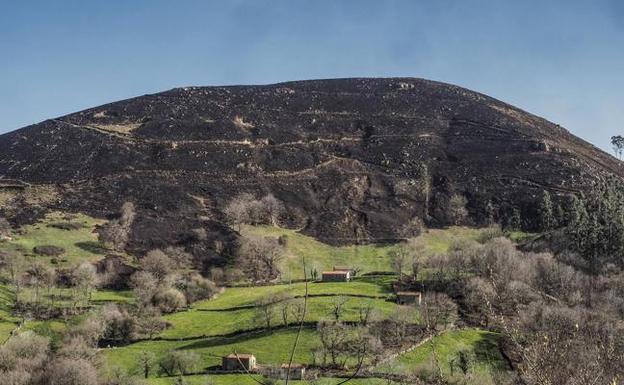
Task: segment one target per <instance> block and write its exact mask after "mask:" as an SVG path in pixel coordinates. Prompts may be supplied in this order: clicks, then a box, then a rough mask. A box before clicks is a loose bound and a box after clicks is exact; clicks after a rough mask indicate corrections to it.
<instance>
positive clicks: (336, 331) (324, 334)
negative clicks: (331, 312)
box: [317, 321, 349, 367]
mask: <svg viewBox="0 0 624 385" xmlns="http://www.w3.org/2000/svg"><path fill="white" fill-rule="evenodd" d="M317 330H318V333H319V340H320V341H321V349H320V351H319V352H318V353H319V354H320V355H321V357H322V365H323V366H325V365H327V357H328V356H329V358H330V359H331V364H332V365H333V366H334V367H336V366H338V360H339V358H340V356H341V355H342V354H343V353H344V352H345V348H346V346H345V342H346V341H347V340H348V338H349V336H348V333H347V327H346V326H345V325H344V324H342V323H340V322H337V321H320V322H319V323H318V325H317Z"/></svg>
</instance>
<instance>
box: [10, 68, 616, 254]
mask: <svg viewBox="0 0 624 385" xmlns="http://www.w3.org/2000/svg"><path fill="white" fill-rule="evenodd" d="M425 171H426V174H428V175H429V178H428V179H429V180H430V182H431V186H432V191H431V193H430V194H428V195H427V194H424V193H423V191H422V188H421V186H422V180H423V178H425ZM608 174H615V175H617V176H619V177H622V176H623V175H624V172H623V168H622V167H621V164H620V163H619V162H618V161H617V160H616V159H615V158H613V157H611V156H609V155H607V154H605V153H603V152H602V151H600V150H599V149H597V148H595V147H594V146H592V145H590V144H588V143H587V142H584V141H583V140H580V139H579V138H577V137H575V136H573V135H571V134H570V133H568V132H567V131H566V130H564V129H563V128H561V127H559V126H558V125H555V124H553V123H550V122H548V121H546V120H544V119H541V118H539V117H536V116H534V115H531V114H529V113H526V112H524V111H521V110H519V109H517V108H514V107H513V106H510V105H508V104H505V103H503V102H500V101H498V100H495V99H492V98H490V97H487V96H485V95H482V94H479V93H476V92H473V91H469V90H466V89H463V88H460V87H456V86H452V85H448V84H443V83H438V82H432V81H427V80H422V79H412V78H400V79H399V78H396V79H339V80H315V81H298V82H289V83H281V84H274V85H266V86H232V87H189V88H179V89H173V90H170V91H167V92H163V93H159V94H154V95H145V96H141V97H137V98H133V99H129V100H124V101H120V102H115V103H111V104H107V105H104V106H100V107H96V108H92V109H88V110H85V111H81V112H78V113H75V114H71V115H68V116H64V117H61V118H57V119H51V120H47V121H44V122H42V123H39V124H35V125H32V126H29V127H25V128H22V129H20V130H17V131H15V132H11V133H8V134H5V135H2V136H0V194H1V195H2V196H3V199H2V200H0V203H2V209H1V210H2V212H3V214H4V215H7V216H8V217H9V218H11V219H12V220H17V221H19V220H29V219H30V218H32V217H33V216H37V215H40V214H41V213H42V212H44V211H45V210H50V209H63V210H70V211H82V212H87V213H89V214H91V215H95V216H99V217H106V216H110V215H111V214H113V213H114V212H116V211H117V210H118V208H119V207H120V206H121V204H122V203H123V202H124V201H127V200H131V201H134V202H135V203H136V204H137V207H138V209H139V213H140V215H139V218H138V221H137V222H136V223H135V226H134V228H133V242H132V248H133V249H134V250H135V251H142V250H145V249H146V248H149V247H153V246H158V245H160V244H165V243H170V242H174V243H176V242H177V243H181V244H185V245H192V244H193V243H194V242H196V241H197V240H194V239H193V235H192V234H193V232H192V231H191V230H192V229H197V228H205V229H206V230H208V233H209V238H208V240H206V241H202V242H200V243H202V245H201V246H197V247H200V248H199V249H198V250H196V252H198V253H199V252H205V251H206V248H210V244H211V243H210V242H212V241H213V240H214V239H215V238H221V239H222V238H223V237H232V236H233V234H232V231H231V230H230V229H229V228H228V227H227V226H226V225H225V224H224V220H223V214H222V209H223V206H224V203H225V202H227V200H228V199H230V198H231V197H232V196H233V195H234V194H237V193H239V192H242V191H247V192H252V193H254V194H256V195H258V196H260V195H263V194H266V193H267V192H272V193H273V194H274V195H275V196H277V197H278V198H279V199H281V200H282V201H283V202H285V204H286V207H287V209H288V216H287V218H284V225H287V226H291V227H300V228H303V232H305V233H306V234H310V235H313V236H315V237H317V238H319V239H322V240H325V241H327V242H330V243H352V242H370V241H384V240H393V239H397V238H401V237H403V236H405V235H409V234H408V233H409V231H410V229H409V225H408V223H409V222H410V220H411V219H412V218H414V217H421V218H422V217H425V216H428V218H425V219H426V221H427V222H428V223H429V224H430V225H443V224H444V219H443V218H441V217H440V216H439V215H438V214H437V210H436V207H439V206H443V205H444V202H445V200H446V199H448V197H449V196H450V195H452V194H455V193H458V194H462V195H464V196H465V197H466V198H467V199H468V208H469V212H470V216H471V220H472V221H473V222H474V223H479V222H482V221H483V220H484V218H485V217H486V216H488V215H489V216H493V217H494V219H500V218H502V217H503V216H505V215H507V213H508V212H509V210H511V209H512V208H514V207H515V208H518V209H519V210H521V212H522V215H523V217H524V218H525V223H526V225H527V226H530V225H531V216H532V213H533V210H534V203H535V201H536V200H537V199H538V198H539V196H540V194H541V192H542V191H543V190H549V191H550V192H551V193H552V194H553V195H554V196H555V197H561V196H564V195H566V194H570V193H574V192H577V191H583V190H589V189H591V188H592V186H593V185H594V184H595V183H596V182H597V181H598V180H599V179H600V178H602V177H604V176H606V175H608ZM427 198H428V203H427V204H425V202H427ZM425 206H428V207H425ZM486 206H487V207H486ZM486 210H487V213H486V212H485V211H486Z"/></svg>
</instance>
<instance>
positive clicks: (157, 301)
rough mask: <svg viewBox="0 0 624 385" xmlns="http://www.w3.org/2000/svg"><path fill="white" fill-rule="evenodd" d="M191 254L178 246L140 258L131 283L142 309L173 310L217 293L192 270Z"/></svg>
mask: <svg viewBox="0 0 624 385" xmlns="http://www.w3.org/2000/svg"><path fill="white" fill-rule="evenodd" d="M190 264H191V257H190V255H189V254H187V253H185V252H184V251H183V250H181V249H178V248H168V249H166V250H165V251H162V250H152V251H150V252H149V253H147V254H146V255H145V256H144V257H143V258H141V260H140V261H139V266H140V270H139V271H138V272H136V273H135V274H133V275H132V277H131V286H132V288H133V290H134V294H135V297H136V298H137V305H138V306H139V311H140V312H148V313H150V312H153V311H154V310H157V311H158V312H161V313H172V312H174V311H177V310H179V309H182V308H184V307H186V306H187V305H189V304H191V303H192V302H195V301H199V300H202V299H208V298H211V297H212V296H213V295H215V294H216V292H217V287H216V285H215V284H214V283H213V282H212V281H211V280H209V279H207V278H204V277H203V276H201V275H200V274H198V273H196V272H194V271H191V270H190Z"/></svg>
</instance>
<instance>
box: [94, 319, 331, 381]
mask: <svg viewBox="0 0 624 385" xmlns="http://www.w3.org/2000/svg"><path fill="white" fill-rule="evenodd" d="M295 336H296V330H295V329H288V330H279V331H275V332H273V333H250V334H241V335H238V336H236V337H232V338H221V337H213V338H200V339H195V340H191V341H143V342H138V343H134V344H132V345H129V346H126V347H118V348H110V349H103V350H102V352H103V354H104V356H105V357H106V359H107V361H108V363H109V365H112V366H119V367H122V368H125V369H128V370H131V371H136V370H137V366H136V357H137V353H138V352H140V351H142V350H149V351H152V352H154V354H156V356H157V357H162V356H163V355H164V354H166V353H167V352H168V351H170V350H173V349H178V350H191V351H193V352H196V353H198V354H199V355H200V357H201V369H206V368H209V367H212V366H216V365H220V364H221V357H222V356H225V355H228V354H230V353H233V352H237V353H246V352H253V354H254V355H255V356H256V358H257V359H258V363H259V364H281V363H283V362H287V360H288V357H289V355H290V349H291V347H292V344H293V341H294V340H295ZM318 344H319V342H318V336H317V334H316V331H315V330H311V329H305V330H304V331H303V333H302V335H301V340H300V343H299V346H298V349H297V352H296V354H295V362H299V363H310V362H312V355H311V353H310V352H311V351H312V350H313V349H314V348H316V347H317V346H318Z"/></svg>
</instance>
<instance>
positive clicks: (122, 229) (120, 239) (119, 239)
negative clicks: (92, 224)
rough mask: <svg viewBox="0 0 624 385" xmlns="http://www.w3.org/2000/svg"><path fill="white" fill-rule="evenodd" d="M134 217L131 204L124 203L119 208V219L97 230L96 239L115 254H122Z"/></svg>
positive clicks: (134, 212)
mask: <svg viewBox="0 0 624 385" xmlns="http://www.w3.org/2000/svg"><path fill="white" fill-rule="evenodd" d="M135 217H136V210H135V207H134V204H133V203H132V202H126V203H124V204H123V205H122V206H121V212H120V217H119V219H116V220H111V221H109V222H108V223H106V224H104V225H101V226H99V227H98V228H97V233H98V238H99V240H100V242H102V243H103V244H104V245H106V246H107V247H109V248H111V249H112V250H114V251H117V252H123V250H124V248H125V247H126V244H127V243H128V239H129V237H130V232H131V230H132V224H133V223H134V219H135Z"/></svg>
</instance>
